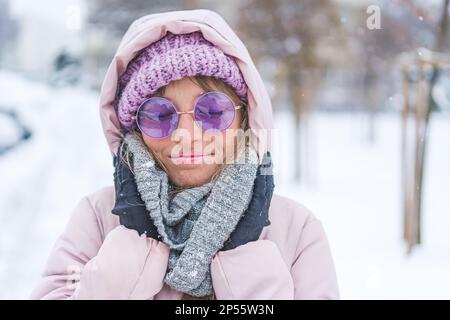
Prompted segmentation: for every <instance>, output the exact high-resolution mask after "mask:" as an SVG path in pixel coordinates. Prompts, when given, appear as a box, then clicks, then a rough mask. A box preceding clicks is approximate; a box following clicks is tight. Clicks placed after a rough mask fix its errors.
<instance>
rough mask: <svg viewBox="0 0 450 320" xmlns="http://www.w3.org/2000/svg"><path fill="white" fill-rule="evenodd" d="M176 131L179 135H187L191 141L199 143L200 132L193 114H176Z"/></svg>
mask: <svg viewBox="0 0 450 320" xmlns="http://www.w3.org/2000/svg"><path fill="white" fill-rule="evenodd" d="M177 129H178V131H180V133H181V134H183V135H184V134H188V135H189V136H190V139H191V141H201V136H202V130H201V128H199V126H198V125H197V124H196V123H195V119H194V113H193V112H180V113H179V114H178V127H177Z"/></svg>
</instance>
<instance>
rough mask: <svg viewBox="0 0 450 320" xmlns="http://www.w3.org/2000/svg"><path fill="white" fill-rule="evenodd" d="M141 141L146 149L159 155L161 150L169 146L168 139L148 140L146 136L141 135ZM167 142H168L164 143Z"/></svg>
mask: <svg viewBox="0 0 450 320" xmlns="http://www.w3.org/2000/svg"><path fill="white" fill-rule="evenodd" d="M142 140H144V143H145V145H146V146H147V148H149V149H151V150H152V151H153V152H154V153H156V154H158V155H161V154H162V152H163V150H164V149H165V148H166V147H167V146H168V145H169V144H170V140H169V139H163V140H159V139H153V138H149V137H147V136H146V135H142ZM166 140H169V141H166Z"/></svg>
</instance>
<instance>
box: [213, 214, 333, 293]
mask: <svg viewBox="0 0 450 320" xmlns="http://www.w3.org/2000/svg"><path fill="white" fill-rule="evenodd" d="M211 275H212V278H213V285H214V290H215V292H216V296H217V297H218V299H252V300H253V299H267V300H274V299H283V300H292V299H295V300H297V299H338V298H339V293H338V286H337V280H336V273H335V269H334V264H333V260H332V256H331V252H330V248H329V245H328V240H327V238H326V235H325V232H324V230H323V228H322V225H321V223H320V221H319V220H317V219H315V218H313V219H310V221H309V222H307V224H306V225H305V226H304V228H303V230H302V232H301V236H300V239H299V241H298V244H297V250H296V254H295V259H294V261H293V263H292V265H291V266H290V267H289V266H288V265H287V264H286V263H285V261H284V259H283V258H282V255H281V253H280V251H279V249H278V246H277V245H276V244H275V243H274V242H272V241H270V240H257V241H253V242H249V243H247V244H245V245H242V246H239V247H237V248H235V249H233V250H229V251H220V252H218V253H217V254H216V256H215V257H214V259H213V262H212V264H211Z"/></svg>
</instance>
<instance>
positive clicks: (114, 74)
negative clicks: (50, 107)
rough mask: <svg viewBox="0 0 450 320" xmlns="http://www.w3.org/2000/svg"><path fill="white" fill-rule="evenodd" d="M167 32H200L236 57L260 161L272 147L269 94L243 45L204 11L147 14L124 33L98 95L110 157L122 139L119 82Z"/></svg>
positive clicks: (221, 22) (224, 24) (216, 17)
mask: <svg viewBox="0 0 450 320" xmlns="http://www.w3.org/2000/svg"><path fill="white" fill-rule="evenodd" d="M167 31H170V32H172V33H175V34H184V33H190V32H194V31H201V32H202V34H203V37H204V38H205V39H206V40H209V41H210V42H212V43H213V44H214V45H215V46H217V47H218V48H220V49H221V50H222V51H223V52H224V53H225V54H228V55H230V56H233V57H234V58H235V60H236V63H237V64H238V66H239V69H240V70H241V72H242V74H243V77H244V80H245V82H246V84H247V86H248V93H247V99H248V117H249V124H250V128H251V129H252V132H253V134H252V136H251V141H252V144H253V145H254V146H255V148H256V149H257V151H258V154H259V156H260V159H262V155H263V154H264V153H265V152H266V151H270V148H271V143H270V132H271V129H272V105H271V101H270V98H269V95H268V93H267V90H266V88H265V86H264V83H263V81H262V79H261V76H260V74H259V72H258V71H257V69H256V67H255V65H254V63H253V60H252V58H251V57H250V54H249V52H248V50H247V48H246V47H245V45H244V44H243V43H242V41H241V40H240V39H239V37H238V36H237V35H236V34H235V32H234V31H233V30H232V29H231V27H230V26H229V25H228V24H227V22H226V21H225V20H224V19H223V18H222V17H221V16H220V15H219V14H217V13H216V12H214V11H211V10H207V9H196V10H181V11H169V12H164V13H157V14H150V15H146V16H143V17H141V18H139V19H137V20H135V21H134V22H133V23H132V24H131V25H130V27H129V28H128V30H127V31H126V33H125V35H124V36H123V38H122V40H121V42H120V44H119V47H118V49H117V51H116V53H115V54H114V57H113V59H112V62H111V64H110V65H109V67H108V70H107V72H106V76H105V78H104V80H103V83H102V87H101V93H100V119H101V122H102V127H103V132H104V134H105V137H106V140H107V143H108V146H109V149H110V151H111V153H112V155H113V156H114V155H116V154H117V150H118V147H119V145H120V142H121V141H122V139H123V131H122V130H121V127H120V123H119V120H118V117H117V114H116V109H115V99H116V93H117V87H118V86H117V84H118V79H119V77H120V76H121V75H122V74H123V73H124V72H125V70H126V68H127V65H128V63H129V62H130V61H131V60H132V59H133V58H134V57H135V56H136V55H137V54H138V53H139V51H140V50H141V49H143V48H145V47H147V46H148V45H150V44H151V43H153V42H155V41H158V40H159V39H161V38H162V37H164V36H165V35H166V33H167Z"/></svg>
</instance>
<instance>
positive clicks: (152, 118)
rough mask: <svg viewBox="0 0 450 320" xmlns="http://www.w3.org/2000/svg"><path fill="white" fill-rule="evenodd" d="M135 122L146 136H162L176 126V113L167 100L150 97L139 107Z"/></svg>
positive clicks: (169, 132) (167, 134)
mask: <svg viewBox="0 0 450 320" xmlns="http://www.w3.org/2000/svg"><path fill="white" fill-rule="evenodd" d="M137 123H138V126H139V129H140V130H141V131H142V132H144V134H146V135H147V136H149V137H152V138H164V137H167V136H169V135H170V134H171V133H172V131H173V130H175V129H176V128H177V123H178V115H177V113H176V110H175V107H174V106H173V104H172V103H171V102H170V101H169V100H167V99H164V98H160V97H152V98H150V99H147V100H146V101H144V102H143V103H142V105H141V106H140V107H139V110H138V113H137Z"/></svg>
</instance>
